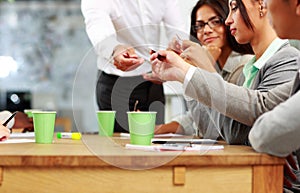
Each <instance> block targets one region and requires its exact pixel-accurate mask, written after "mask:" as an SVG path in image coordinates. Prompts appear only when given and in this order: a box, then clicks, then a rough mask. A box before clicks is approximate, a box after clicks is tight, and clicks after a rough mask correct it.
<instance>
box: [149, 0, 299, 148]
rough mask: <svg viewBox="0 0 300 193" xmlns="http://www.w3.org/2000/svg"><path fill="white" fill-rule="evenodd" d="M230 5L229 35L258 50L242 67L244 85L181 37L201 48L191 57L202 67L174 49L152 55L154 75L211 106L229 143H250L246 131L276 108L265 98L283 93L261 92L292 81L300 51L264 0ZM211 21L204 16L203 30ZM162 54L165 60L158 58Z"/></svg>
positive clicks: (243, 0)
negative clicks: (280, 33) (281, 34)
mask: <svg viewBox="0 0 300 193" xmlns="http://www.w3.org/2000/svg"><path fill="white" fill-rule="evenodd" d="M229 8H230V12H229V15H228V17H227V19H226V21H225V23H226V25H228V26H229V27H230V32H231V35H233V36H234V37H235V39H236V41H237V42H238V43H240V44H246V43H250V45H251V47H252V49H253V51H254V54H255V56H254V57H253V58H252V59H251V60H250V61H249V62H248V63H247V64H246V65H245V67H244V68H243V75H244V78H245V80H244V81H243V84H242V85H243V86H236V85H233V84H230V83H227V82H225V81H224V80H223V79H222V78H220V76H218V74H217V73H215V72H216V69H214V68H213V64H211V65H209V64H208V63H204V62H203V61H204V60H205V59H206V58H207V52H206V51H205V49H203V48H201V47H200V46H199V45H197V44H196V43H190V42H189V41H183V47H187V45H186V44H188V46H190V45H192V46H193V47H198V52H197V54H195V53H194V54H193V57H194V58H191V57H189V58H188V59H189V60H192V61H193V63H196V64H197V67H198V68H196V67H194V66H192V65H190V64H189V63H187V62H186V61H185V60H184V59H183V58H182V55H181V57H179V56H178V55H176V54H174V53H173V52H171V51H164V50H161V51H158V53H154V54H152V56H151V58H150V59H151V61H152V70H153V76H154V77H157V78H160V79H162V80H171V81H180V82H182V83H183V90H184V94H185V95H187V96H189V97H191V98H193V99H196V100H198V101H199V102H200V103H202V104H204V105H206V106H208V107H210V108H212V109H213V110H212V114H211V115H210V117H211V120H212V121H213V123H214V124H213V127H214V128H217V129H219V132H220V133H221V134H222V137H223V138H224V139H225V140H226V142H227V143H229V144H249V142H248V134H249V131H250V129H251V126H252V125H253V123H254V121H255V120H256V119H257V118H258V116H260V115H261V114H263V113H264V112H266V111H269V110H271V109H272V108H274V106H275V103H268V104H267V105H264V104H265V99H266V97H269V98H271V99H274V100H275V99H276V100H281V99H282V94H283V93H282V94H280V95H278V96H275V95H272V93H271V94H269V95H268V96H262V95H260V93H263V92H267V91H268V90H270V89H272V88H274V87H276V86H278V85H281V84H283V83H286V82H290V81H291V80H292V79H293V77H294V76H295V75H296V73H297V69H298V68H299V64H298V62H297V61H298V60H299V57H300V54H299V51H298V50H297V49H295V48H293V47H292V46H290V44H289V42H288V40H282V39H279V38H278V37H277V35H276V33H275V31H274V29H273V28H272V26H271V25H270V21H269V20H268V18H267V12H268V10H267V7H266V6H265V4H264V2H263V1H262V0H229ZM208 23H209V22H208V20H204V23H203V25H202V27H203V29H207V28H208V27H209V24H208ZM204 24H205V25H204ZM210 27H212V26H210ZM190 47H191V46H190ZM185 52H186V50H185V51H184V52H183V54H184V55H186V54H185ZM158 54H160V55H161V56H165V57H166V59H165V60H163V61H159V60H157V59H156V58H157V55H158ZM195 58H196V59H195ZM206 61H207V60H206ZM207 71H208V72H207ZM239 85H240V84H239ZM251 90H255V91H254V92H252V91H251ZM256 104H257V105H256Z"/></svg>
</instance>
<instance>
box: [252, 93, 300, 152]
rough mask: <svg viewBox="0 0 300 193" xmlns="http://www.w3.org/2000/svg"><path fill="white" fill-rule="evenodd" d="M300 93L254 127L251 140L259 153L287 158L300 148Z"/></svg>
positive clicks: (266, 115)
mask: <svg viewBox="0 0 300 193" xmlns="http://www.w3.org/2000/svg"><path fill="white" fill-rule="evenodd" d="M299 104H300V92H299V91H298V93H296V94H295V95H293V96H292V97H291V98H290V99H288V100H287V101H286V102H284V103H281V104H280V105H278V106H277V107H276V108H274V109H273V110H272V111H270V112H267V113H265V114H263V115H262V116H261V117H259V118H258V120H257V121H256V122H255V124H254V125H253V127H252V129H251V131H250V134H249V140H250V143H251V145H252V147H253V148H254V149H255V150H256V151H259V152H264V153H269V154H272V155H275V156H280V157H285V156H287V155H289V154H290V153H292V152H293V151H295V150H297V149H298V148H299V147H300V142H299V136H300V122H299V115H300V108H299Z"/></svg>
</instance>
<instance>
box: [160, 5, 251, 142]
mask: <svg viewBox="0 0 300 193" xmlns="http://www.w3.org/2000/svg"><path fill="white" fill-rule="evenodd" d="M228 13H229V9H228V6H227V1H226V0H219V1H217V0H200V1H198V2H197V3H196V5H195V6H194V8H193V10H192V12H191V29H190V35H191V39H192V40H194V41H195V42H197V43H200V44H201V45H203V46H205V47H206V49H207V50H208V51H209V52H210V53H211V55H212V56H213V58H214V60H215V61H216V63H215V66H214V68H215V69H216V71H217V72H218V73H219V74H221V75H222V77H223V78H224V80H226V81H228V82H232V83H234V84H236V83H237V81H238V77H239V75H240V74H241V71H242V68H243V65H244V64H245V63H246V62H247V61H248V60H249V59H250V58H251V57H252V55H249V54H252V53H253V51H252V48H251V46H250V45H249V44H247V45H240V44H238V43H237V42H236V41H235V39H234V37H233V36H231V35H230V29H229V27H226V26H225V19H226V17H227V15H228ZM195 38H197V40H196V39H195ZM175 44H176V42H175ZM175 49H176V48H175ZM180 49H181V48H179V49H178V50H177V51H179V52H180ZM193 52H196V50H193V48H192V47H189V48H186V49H185V50H184V52H183V53H182V55H184V56H185V57H186V56H187V55H189V56H190V57H193V55H196V54H197V53H193ZM194 65H197V64H194ZM187 104H188V112H187V113H186V114H184V115H180V116H178V117H175V118H174V119H173V121H172V122H170V123H167V124H162V125H158V126H156V130H155V132H156V133H157V134H159V133H170V132H171V133H183V134H186V135H193V134H195V132H197V133H198V134H199V135H201V136H205V137H209V138H216V137H218V132H217V131H216V130H212V129H211V130H208V132H206V129H207V128H208V123H209V122H208V121H205V120H209V117H207V116H208V114H207V113H206V111H208V109H207V108H206V107H204V106H203V105H201V104H200V103H198V102H197V101H195V100H188V99H187ZM200 114H201V116H200ZM194 124H195V126H196V127H197V128H198V129H197V131H195V129H194Z"/></svg>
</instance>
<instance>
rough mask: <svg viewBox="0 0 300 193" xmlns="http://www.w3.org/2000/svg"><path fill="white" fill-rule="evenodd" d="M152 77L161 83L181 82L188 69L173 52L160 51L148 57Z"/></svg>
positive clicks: (187, 65)
mask: <svg viewBox="0 0 300 193" xmlns="http://www.w3.org/2000/svg"><path fill="white" fill-rule="evenodd" d="M150 60H151V64H152V76H153V77H154V78H158V79H160V80H163V81H179V82H183V81H184V77H185V75H186V73H187V71H188V69H189V67H190V64H188V63H186V62H185V61H184V60H183V59H182V58H181V57H180V56H178V55H177V54H176V53H175V52H173V51H166V50H160V51H158V52H156V53H153V54H152V55H151V57H150Z"/></svg>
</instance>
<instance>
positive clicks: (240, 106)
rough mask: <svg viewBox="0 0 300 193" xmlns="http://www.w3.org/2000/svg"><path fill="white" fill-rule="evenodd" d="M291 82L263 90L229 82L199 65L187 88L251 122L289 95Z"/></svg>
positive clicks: (192, 94)
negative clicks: (250, 88) (262, 91)
mask: <svg viewBox="0 0 300 193" xmlns="http://www.w3.org/2000/svg"><path fill="white" fill-rule="evenodd" d="M291 84H292V83H289V84H286V85H281V86H278V87H276V88H275V89H272V90H270V91H269V92H265V93H261V92H259V91H256V90H249V89H245V88H243V87H239V86H236V85H233V84H230V83H227V82H225V81H224V80H223V79H222V77H221V76H219V75H218V74H216V73H209V72H205V71H203V70H200V69H197V70H196V71H195V73H194V74H193V77H192V78H191V80H190V82H189V83H187V85H186V87H185V89H184V92H185V94H186V95H188V96H190V97H192V98H194V99H196V100H198V101H199V102H201V103H203V104H205V105H207V106H209V107H211V108H213V109H216V110H217V111H219V112H220V113H222V114H224V115H226V116H228V117H230V118H233V119H235V120H237V121H239V122H241V123H243V124H246V125H249V126H251V125H252V124H253V123H254V121H255V120H256V119H257V117H258V116H260V115H261V114H262V113H264V112H267V111H269V110H271V109H273V108H274V107H275V106H276V105H277V104H279V103H280V102H282V101H284V100H286V99H287V98H288V93H290V90H291Z"/></svg>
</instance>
